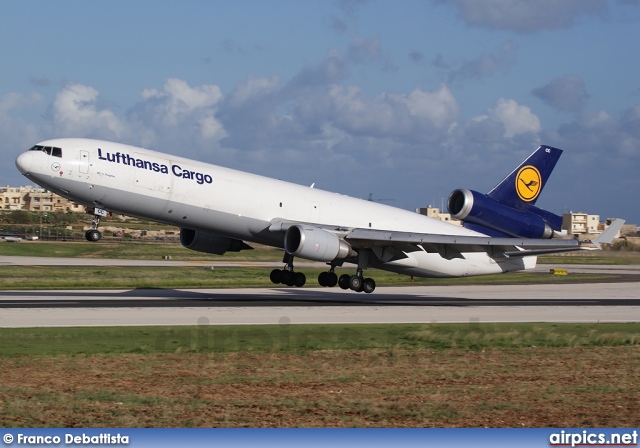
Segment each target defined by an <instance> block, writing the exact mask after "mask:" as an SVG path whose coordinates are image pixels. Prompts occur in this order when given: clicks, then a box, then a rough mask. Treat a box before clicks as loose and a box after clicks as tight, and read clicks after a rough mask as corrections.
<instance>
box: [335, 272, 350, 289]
mask: <svg viewBox="0 0 640 448" xmlns="http://www.w3.org/2000/svg"><path fill="white" fill-rule="evenodd" d="M350 278H351V277H350V276H349V274H342V275H341V276H340V278H339V279H338V286H339V287H340V288H341V289H349V279H350Z"/></svg>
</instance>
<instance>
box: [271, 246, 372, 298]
mask: <svg viewBox="0 0 640 448" xmlns="http://www.w3.org/2000/svg"><path fill="white" fill-rule="evenodd" d="M363 252H365V251H362V252H361V253H363ZM282 261H283V262H284V263H286V266H285V267H284V269H274V270H273V271H271V274H270V276H269V278H270V279H271V281H272V282H273V283H275V284H276V285H277V284H283V285H287V286H297V287H301V286H304V284H305V283H306V281H307V278H306V276H305V275H304V274H303V273H302V272H295V271H294V269H293V255H290V254H287V253H286V252H285V254H284V258H283V260H282ZM366 262H367V254H366V253H363V255H360V256H359V257H358V269H357V270H356V274H355V275H349V274H343V275H341V276H340V277H338V275H337V274H336V273H335V272H334V269H335V267H336V265H335V264H331V269H329V271H328V272H321V273H320V275H318V284H320V286H323V287H327V288H333V287H334V286H336V285H338V286H339V287H340V288H342V289H345V290H347V289H350V290H352V291H356V292H365V293H367V294H371V293H372V292H373V291H374V290H375V289H376V282H375V281H374V280H373V279H372V278H365V277H364V275H363V274H362V272H363V269H364V268H363V267H366Z"/></svg>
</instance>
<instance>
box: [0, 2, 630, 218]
mask: <svg viewBox="0 0 640 448" xmlns="http://www.w3.org/2000/svg"><path fill="white" fill-rule="evenodd" d="M638 55H640V1H639V0H619V1H613V0H612V1H605V0H563V1H556V0H539V1H535V2H531V1H525V0H485V1H479V0H451V1H444V0H432V1H427V0H420V1H413V0H403V1H401V2H388V1H383V0H380V1H377V0H370V1H367V0H327V1H313V0H308V1H303V2H301V1H288V0H280V1H276V0H272V1H257V0H254V1H249V0H245V1H241V0H234V1H216V2H206V1H188V0H187V1H180V2H177V1H172V2H170V1H132V2H125V1H114V2H102V3H98V2H86V1H66V2H49V1H23V2H2V3H1V4H0V61H1V64H0V67H1V76H0V153H1V154H2V155H3V156H4V157H5V158H6V159H7V160H8V162H7V163H5V164H2V166H0V184H3V185H25V184H26V182H27V181H26V179H24V178H23V177H22V176H21V175H20V174H19V172H18V171H17V169H16V168H15V167H14V164H13V160H14V159H15V157H16V156H17V155H18V154H19V153H20V152H21V151H23V150H26V149H28V148H29V147H30V146H31V145H33V144H34V143H36V142H38V141H41V140H44V139H48V138H53V137H92V138H101V139H107V140H114V141H119V142H124V143H128V144H133V145H139V146H144V147H147V148H150V149H155V150H159V151H163V152H169V153H173V154H179V155H183V156H187V157H191V158H195V159H198V160H202V161H206V162H210V163H215V164H219V165H223V166H228V167H232V168H237V169H242V170H246V171H250V172H254V173H258V174H263V175H267V176H272V177H277V178H281V179H285V180H289V181H292V182H296V183H301V184H308V185H310V184H311V183H314V182H315V184H316V187H317V188H322V189H325V190H331V191H337V192H340V193H344V194H349V195H352V196H356V197H363V198H366V197H368V196H369V194H372V195H373V197H374V198H380V199H393V201H389V202H388V204H389V205H395V206H398V207H401V208H406V209H414V208H417V207H423V206H426V205H428V204H433V205H435V206H440V205H441V203H442V201H443V199H445V200H446V197H447V196H448V194H449V193H450V192H451V191H452V190H454V189H455V188H471V189H475V190H478V191H481V192H486V191H488V190H489V189H490V188H491V187H493V186H494V185H495V184H496V183H497V182H499V181H500V180H501V179H502V178H503V177H504V176H505V175H506V174H508V172H509V171H511V170H512V169H513V168H514V167H515V166H516V165H517V164H518V163H519V162H520V161H521V160H523V159H524V158H525V157H526V156H527V155H528V154H529V153H531V152H532V151H533V150H534V149H535V148H536V147H537V146H538V145H539V144H547V145H551V146H556V147H559V148H562V149H564V150H565V152H564V154H563V156H562V157H561V159H560V161H559V163H558V166H557V167H556V170H555V172H554V175H553V177H552V178H551V180H550V181H549V185H548V186H547V188H546V189H545V191H544V192H543V194H542V196H541V197H540V199H539V200H538V204H537V205H539V206H541V207H543V208H547V209H549V210H551V211H554V212H556V213H563V212H565V211H569V210H573V211H583V212H588V213H592V214H600V215H601V217H602V218H605V217H622V218H625V219H627V220H628V221H630V222H634V223H640V206H639V205H638V204H639V202H640V201H638V199H637V194H638V192H639V191H640V180H639V178H638V173H639V172H640V77H639V76H638V73H640V67H639V65H640V57H639V56H638Z"/></svg>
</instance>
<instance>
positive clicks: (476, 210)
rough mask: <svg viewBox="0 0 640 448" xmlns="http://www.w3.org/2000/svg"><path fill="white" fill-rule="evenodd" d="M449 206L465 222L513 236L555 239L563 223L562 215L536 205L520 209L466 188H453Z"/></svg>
mask: <svg viewBox="0 0 640 448" xmlns="http://www.w3.org/2000/svg"><path fill="white" fill-rule="evenodd" d="M447 207H448V208H449V213H451V216H453V217H454V218H456V219H460V220H462V221H464V223H465V225H466V224H475V225H476V226H481V227H484V228H488V229H491V230H494V231H497V232H499V233H502V234H504V235H507V236H511V237H521V238H552V237H553V234H554V229H555V230H560V225H561V222H562V218H561V217H559V216H557V215H554V214H553V213H550V212H547V211H546V210H542V209H539V208H537V207H535V206H532V205H531V206H528V207H526V208H525V209H523V210H518V209H515V208H512V207H509V206H507V205H504V204H502V203H500V202H498V201H496V200H494V199H491V198H490V197H488V196H487V195H484V194H482V193H478V192H477V191H472V190H466V189H459V190H454V191H453V192H452V193H451V194H450V195H449V199H448V201H447ZM550 223H551V224H550Z"/></svg>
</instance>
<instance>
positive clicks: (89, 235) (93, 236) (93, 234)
mask: <svg viewBox="0 0 640 448" xmlns="http://www.w3.org/2000/svg"><path fill="white" fill-rule="evenodd" d="M84 237H85V238H86V239H87V241H91V242H92V243H95V242H96V241H100V238H102V234H101V233H100V231H99V230H96V229H91V230H87V232H86V233H85V234H84Z"/></svg>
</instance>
